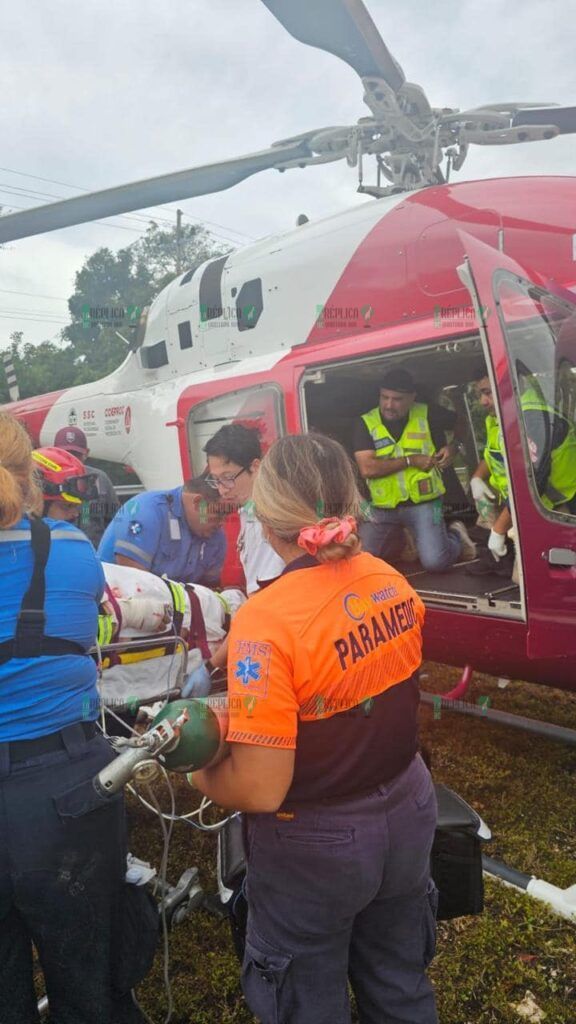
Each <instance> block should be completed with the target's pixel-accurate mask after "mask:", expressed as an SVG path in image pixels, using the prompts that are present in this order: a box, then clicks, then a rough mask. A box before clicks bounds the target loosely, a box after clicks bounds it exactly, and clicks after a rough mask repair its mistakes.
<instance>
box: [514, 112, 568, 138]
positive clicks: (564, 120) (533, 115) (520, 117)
mask: <svg viewBox="0 0 576 1024" xmlns="http://www.w3.org/2000/svg"><path fill="white" fill-rule="evenodd" d="M525 124H555V125H556V127H557V128H558V133H559V134H560V135H571V134H572V133H573V132H576V107H551V108H546V107H543V108H541V109H536V110H534V109H532V110H520V111H518V113H517V114H515V115H514V117H513V119H512V127H513V128H516V127H518V126H519V125H525Z"/></svg>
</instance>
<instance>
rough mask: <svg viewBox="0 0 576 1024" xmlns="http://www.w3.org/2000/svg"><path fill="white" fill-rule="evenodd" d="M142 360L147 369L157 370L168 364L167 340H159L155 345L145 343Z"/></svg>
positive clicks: (141, 354) (141, 353)
mask: <svg viewBox="0 0 576 1024" xmlns="http://www.w3.org/2000/svg"><path fill="white" fill-rule="evenodd" d="M140 360H141V362H142V366H143V368H144V369H145V370H157V369H158V367H160V366H167V365H168V351H167V349H166V342H165V341H158V342H157V343H156V344H155V345H144V346H143V347H142V348H141V349H140Z"/></svg>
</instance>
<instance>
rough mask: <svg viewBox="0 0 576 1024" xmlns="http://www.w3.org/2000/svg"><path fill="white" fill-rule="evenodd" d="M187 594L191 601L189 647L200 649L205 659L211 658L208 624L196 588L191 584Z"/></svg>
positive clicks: (187, 588)
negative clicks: (207, 633)
mask: <svg viewBox="0 0 576 1024" xmlns="http://www.w3.org/2000/svg"><path fill="white" fill-rule="evenodd" d="M186 593H187V594H188V599H189V601H190V613H191V617H190V638H189V642H188V645H189V647H198V648H199V650H200V652H201V654H202V657H203V658H209V657H210V653H211V652H210V648H209V647H208V638H207V636H206V623H205V622H204V613H203V611H202V605H201V604H200V599H199V597H198V594H197V593H196V591H195V590H194V587H193V586H191V585H190V584H189V585H188V586H187V587H186Z"/></svg>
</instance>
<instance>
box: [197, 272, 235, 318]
mask: <svg viewBox="0 0 576 1024" xmlns="http://www.w3.org/2000/svg"><path fill="white" fill-rule="evenodd" d="M227 259H228V256H219V257H218V259H217V260H212V263H208V264H207V266H206V267H205V268H204V270H203V271H202V277H201V278H200V289H199V300H200V320H202V321H205V320H218V319H219V318H220V317H221V316H222V314H223V312H224V309H223V305H222V272H223V270H224V264H225V263H226V260H227Z"/></svg>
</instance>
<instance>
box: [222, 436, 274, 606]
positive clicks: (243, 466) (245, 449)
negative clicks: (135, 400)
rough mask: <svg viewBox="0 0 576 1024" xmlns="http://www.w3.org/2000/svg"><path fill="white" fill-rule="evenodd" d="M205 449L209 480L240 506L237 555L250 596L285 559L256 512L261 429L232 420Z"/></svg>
mask: <svg viewBox="0 0 576 1024" xmlns="http://www.w3.org/2000/svg"><path fill="white" fill-rule="evenodd" d="M204 451H205V452H206V455H207V456H208V477H207V479H208V482H209V483H210V484H212V486H213V487H215V488H216V489H217V491H218V492H219V494H220V496H221V497H222V498H223V499H224V500H225V501H226V502H227V503H228V504H229V505H231V506H236V507H237V508H238V512H239V516H240V533H239V535H238V554H239V557H240V562H241V563H242V568H243V570H244V576H245V578H246V593H247V594H248V595H250V594H253V593H254V592H255V591H256V590H258V589H259V587H260V584H261V583H265V582H269V581H270V580H274V579H276V577H277V576H279V575H280V573H281V572H283V571H284V562H283V561H282V559H281V558H280V556H279V555H277V554H276V552H275V551H274V549H273V548H272V547H271V546H270V544H269V543H268V541H267V540H266V538H265V537H264V534H263V532H262V526H261V524H260V523H259V522H258V520H257V519H256V515H255V513H254V502H253V501H252V489H253V487H254V481H255V479H256V474H257V472H258V468H259V466H260V462H261V460H262V446H261V444H260V438H259V436H258V431H257V430H256V429H255V428H251V427H245V426H244V425H243V424H242V423H229V424H228V425H227V426H225V427H221V428H220V430H218V431H217V433H216V434H214V437H211V438H210V440H209V441H208V443H207V444H206V445H205V447H204Z"/></svg>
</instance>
